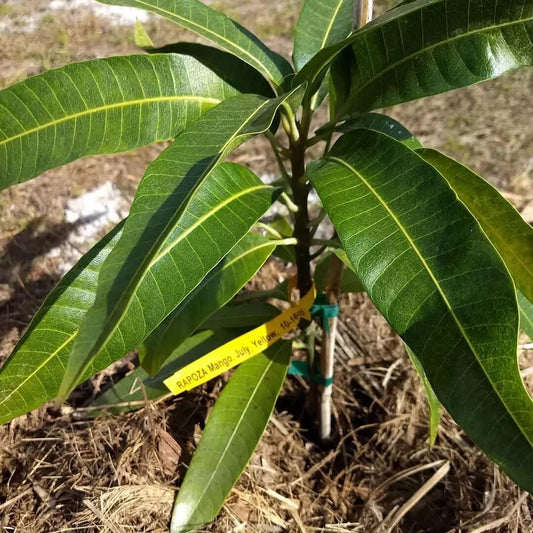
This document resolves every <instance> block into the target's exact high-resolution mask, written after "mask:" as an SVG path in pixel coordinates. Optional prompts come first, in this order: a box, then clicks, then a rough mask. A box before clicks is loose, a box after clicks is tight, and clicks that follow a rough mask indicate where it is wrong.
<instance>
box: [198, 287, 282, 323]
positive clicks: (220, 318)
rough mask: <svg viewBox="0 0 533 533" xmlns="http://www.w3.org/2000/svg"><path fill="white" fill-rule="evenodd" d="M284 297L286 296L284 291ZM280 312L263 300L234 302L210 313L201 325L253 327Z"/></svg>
mask: <svg viewBox="0 0 533 533" xmlns="http://www.w3.org/2000/svg"><path fill="white" fill-rule="evenodd" d="M285 297H287V294H286V293H285ZM280 313H281V311H280V310H279V309H278V308H277V307H274V306H273V305H270V304H267V303H264V302H250V303H241V304H238V303H235V304H230V305H226V306H225V307H223V308H222V309H220V311H217V312H216V313H215V314H213V315H211V316H210V317H209V318H208V319H207V320H206V321H205V322H203V324H202V327H203V328H207V329H222V328H236V327H242V328H249V327H252V328H253V327H256V326H260V325H261V324H264V323H265V322H268V321H269V320H271V319H273V318H274V317H275V316H278V315H279V314H280Z"/></svg>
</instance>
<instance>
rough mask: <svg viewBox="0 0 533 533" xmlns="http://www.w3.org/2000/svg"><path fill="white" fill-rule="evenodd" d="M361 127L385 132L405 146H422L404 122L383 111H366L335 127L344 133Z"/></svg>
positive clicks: (414, 147) (413, 147)
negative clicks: (384, 113)
mask: <svg viewBox="0 0 533 533" xmlns="http://www.w3.org/2000/svg"><path fill="white" fill-rule="evenodd" d="M360 128H366V129H369V130H374V131H379V132H381V133H385V134H386V135H389V136H390V137H392V138H393V139H396V140H397V141H400V142H402V143H403V144H405V146H408V147H409V148H411V150H415V149H416V148H421V147H422V145H421V144H420V141H419V140H418V139H417V138H416V137H415V136H414V135H413V134H412V133H411V132H410V131H409V130H408V129H407V128H406V127H405V126H404V125H403V124H400V123H399V122H398V121H397V120H394V119H393V118H391V117H388V116H387V115H382V114H381V113H365V114H363V115H359V116H358V117H355V118H352V119H348V120H346V121H345V122H343V123H342V124H341V125H340V126H338V127H337V128H335V129H336V131H340V132H342V133H349V132H350V131H354V130H357V129H360Z"/></svg>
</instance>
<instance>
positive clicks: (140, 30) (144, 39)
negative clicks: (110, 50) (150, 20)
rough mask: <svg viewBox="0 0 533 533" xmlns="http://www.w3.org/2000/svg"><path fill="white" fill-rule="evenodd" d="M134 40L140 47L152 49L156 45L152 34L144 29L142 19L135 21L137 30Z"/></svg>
mask: <svg viewBox="0 0 533 533" xmlns="http://www.w3.org/2000/svg"><path fill="white" fill-rule="evenodd" d="M133 40H134V42H135V44H136V45H137V46H138V47H139V48H144V49H147V48H148V49H152V48H153V47H154V43H153V42H152V39H150V36H149V35H148V33H147V32H146V30H145V29H144V26H143V25H142V22H141V21H140V20H136V21H135V31H134V34H133Z"/></svg>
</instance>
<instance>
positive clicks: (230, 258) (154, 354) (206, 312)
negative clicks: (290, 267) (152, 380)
mask: <svg viewBox="0 0 533 533" xmlns="http://www.w3.org/2000/svg"><path fill="white" fill-rule="evenodd" d="M275 247H276V245H275V244H272V242H271V241H269V240H268V239H266V238H265V237H262V236H261V235H259V234H257V233H249V234H248V235H246V236H245V237H244V238H243V239H242V240H241V241H239V242H238V243H237V244H236V245H235V247H234V248H233V249H232V250H231V251H230V252H229V254H228V255H227V256H226V257H225V258H224V259H223V261H221V262H220V263H219V264H218V265H217V266H216V267H215V268H214V269H213V270H212V271H211V272H210V273H209V274H208V276H207V277H206V278H205V279H204V280H202V282H201V283H200V285H198V287H197V288H196V289H195V290H194V291H193V292H191V294H189V296H188V297H187V298H186V299H185V300H184V301H183V303H182V304H181V305H180V306H179V307H178V308H177V309H175V310H174V311H173V312H172V313H171V314H170V315H169V316H168V317H167V318H166V319H165V320H164V321H163V322H162V323H161V324H160V325H159V326H158V327H157V329H156V330H155V331H153V332H152V333H151V334H150V336H149V337H148V338H147V339H146V340H145V341H144V343H143V345H142V346H141V348H140V350H139V359H140V360H141V363H142V365H143V367H144V368H145V370H146V371H147V372H148V373H149V374H151V375H153V374H155V373H156V372H157V371H158V370H159V368H160V367H161V365H162V364H163V363H164V362H165V361H166V359H167V358H168V357H169V356H170V354H171V353H172V352H173V351H174V349H175V348H176V346H179V344H180V343H181V342H183V341H184V340H185V339H186V338H187V337H188V336H189V335H190V334H191V333H193V332H194V331H195V330H196V329H197V328H198V326H200V324H202V322H204V320H206V319H207V318H208V317H209V316H211V315H212V314H213V313H214V312H215V311H217V310H219V309H220V308H221V307H223V306H224V305H225V304H226V303H227V302H228V301H229V300H231V298H233V296H235V294H237V292H239V290H240V289H242V287H243V286H244V285H245V284H246V283H247V282H248V281H249V280H250V279H251V278H253V277H254V275H255V274H256V273H257V271H258V270H259V269H260V268H261V267H262V266H263V264H264V262H265V261H266V260H267V259H268V257H269V256H270V255H271V254H272V252H273V250H274V248H275ZM240 326H241V324H239V323H237V322H236V323H234V324H233V325H232V326H231V327H240Z"/></svg>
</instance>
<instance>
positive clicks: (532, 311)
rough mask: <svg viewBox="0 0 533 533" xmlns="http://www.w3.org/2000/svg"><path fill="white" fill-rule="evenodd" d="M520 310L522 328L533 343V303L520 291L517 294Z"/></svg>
mask: <svg viewBox="0 0 533 533" xmlns="http://www.w3.org/2000/svg"><path fill="white" fill-rule="evenodd" d="M517 297H518V309H519V310H520V328H521V329H522V330H524V331H525V333H526V335H527V336H528V337H529V338H530V339H531V340H532V341H533V303H531V302H530V301H529V300H528V299H527V298H526V297H525V296H524V295H523V294H522V293H521V292H520V291H518V293H517Z"/></svg>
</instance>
